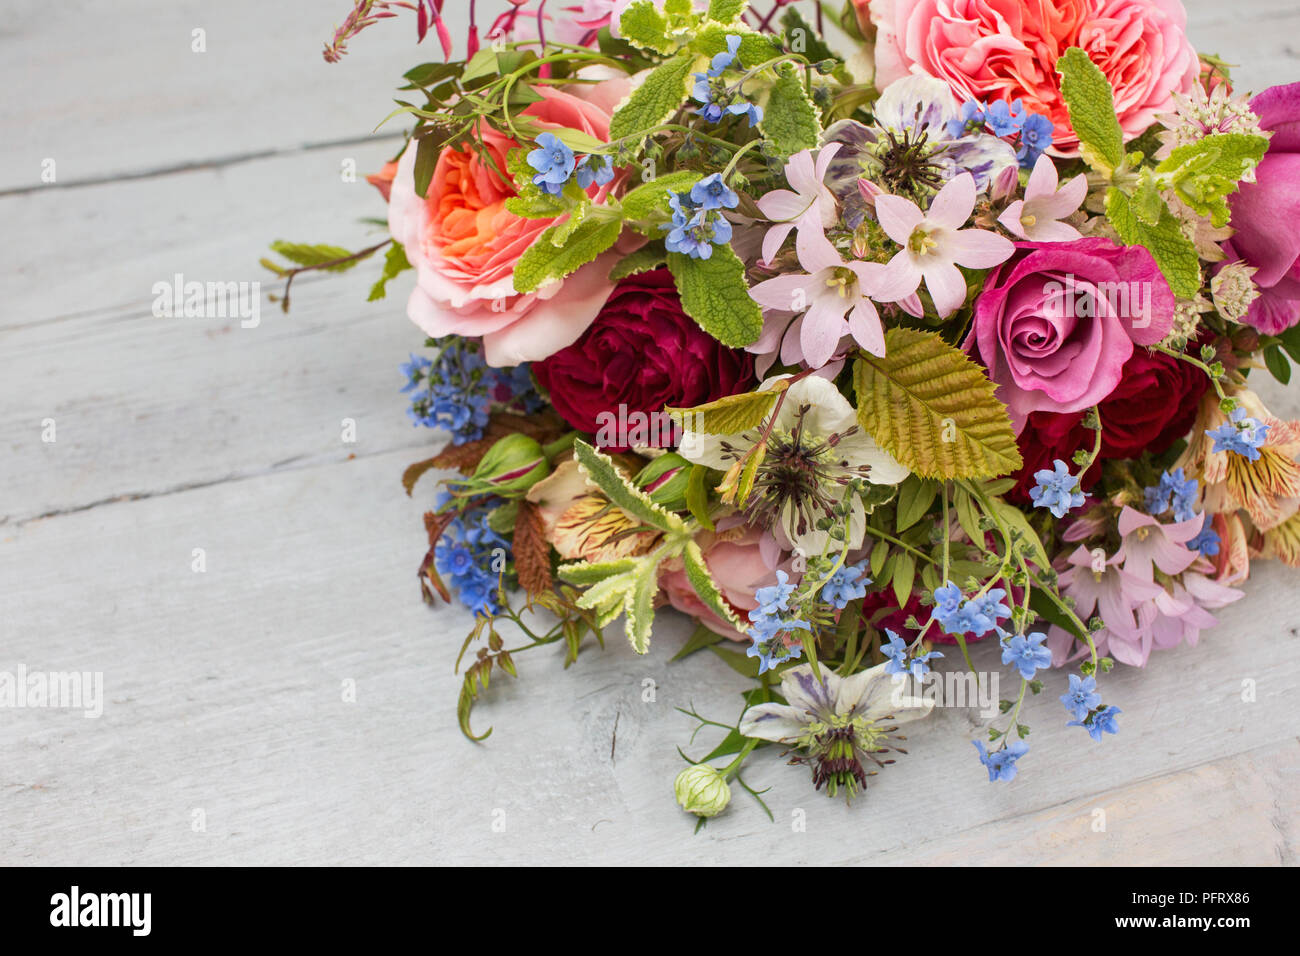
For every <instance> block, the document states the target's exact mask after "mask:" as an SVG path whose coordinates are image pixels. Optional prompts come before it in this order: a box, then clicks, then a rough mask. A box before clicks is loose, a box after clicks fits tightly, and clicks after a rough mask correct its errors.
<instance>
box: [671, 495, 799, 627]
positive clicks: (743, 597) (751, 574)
mask: <svg viewBox="0 0 1300 956" xmlns="http://www.w3.org/2000/svg"><path fill="white" fill-rule="evenodd" d="M764 537H765V535H764V533H763V532H762V531H761V530H759V529H758V528H755V527H753V526H752V525H745V524H740V523H739V519H737V518H735V517H733V518H731V519H723V520H722V521H720V522H718V531H717V532H716V533H714V532H712V531H704V532H701V533H700V534H699V535H698V536H697V537H696V541H697V542H698V543H699V545H700V548H701V549H702V550H703V551H704V563H705V564H707V565H708V567H709V573H710V574H712V575H713V580H714V581H716V582H717V585H718V588H719V589H720V590H721V591H722V596H723V598H724V599H725V600H726V602H727V603H728V604H729V605H731V608H732V610H734V611H735V612H736V616H737V617H738V618H740V620H741V623H742V624H747V623H748V620H749V619H748V617H747V615H748V613H749V612H750V611H752V610H753V609H754V608H756V607H758V598H756V597H755V596H754V592H755V591H757V590H758V589H759V588H762V587H769V586H770V585H773V584H776V569H775V568H774V567H768V565H767V563H766V561H765V560H764V557H763V549H762V548H761V547H760V543H761V542H762V540H763V538H764ZM659 586H660V588H661V590H662V593H663V596H664V597H665V598H666V599H667V600H668V603H669V604H670V605H672V607H674V608H676V609H677V610H678V611H681V612H682V613H683V614H689V615H690V616H691V617H693V618H696V619H697V620H698V621H699V622H700V623H701V624H703V625H704V626H705V627H707V628H708V629H709V630H710V631H712V632H713V633H714V634H721V635H722V636H723V637H729V638H731V639H732V640H733V641H743V640H747V639H748V638H747V636H746V635H745V634H743V633H741V632H740V631H738V630H736V628H734V627H732V626H731V624H729V623H728V622H727V621H724V620H723V619H722V618H720V617H718V615H717V614H715V613H713V611H712V610H710V609H709V607H708V605H706V604H705V603H704V602H703V601H702V600H700V596H699V595H698V594H696V593H695V588H693V587H692V586H691V583H690V581H689V580H687V577H686V571H685V569H684V568H683V567H682V562H681V560H680V559H674V560H673V561H671V562H669V563H668V564H665V565H664V570H663V572H662V573H661V574H660V575H659Z"/></svg>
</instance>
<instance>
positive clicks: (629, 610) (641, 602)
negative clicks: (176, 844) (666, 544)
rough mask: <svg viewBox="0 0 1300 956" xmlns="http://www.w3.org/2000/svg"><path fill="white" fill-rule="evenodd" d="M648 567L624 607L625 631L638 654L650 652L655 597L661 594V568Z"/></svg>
mask: <svg viewBox="0 0 1300 956" xmlns="http://www.w3.org/2000/svg"><path fill="white" fill-rule="evenodd" d="M647 564H648V566H647V568H646V569H645V570H643V571H642V572H641V573H640V574H639V575H638V576H637V579H636V586H635V587H633V588H632V589H631V590H630V591H629V592H628V594H627V598H626V601H625V603H624V605H623V613H624V615H625V616H626V619H625V621H624V626H623V630H624V632H625V633H626V634H627V639H628V640H629V641H630V642H631V644H632V649H633V650H634V651H636V652H637V653H638V654H644V653H645V652H646V651H648V650H650V629H651V628H652V627H653V626H654V619H655V595H656V594H658V593H659V566H658V564H653V563H649V562H647Z"/></svg>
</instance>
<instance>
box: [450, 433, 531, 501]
mask: <svg viewBox="0 0 1300 956" xmlns="http://www.w3.org/2000/svg"><path fill="white" fill-rule="evenodd" d="M550 470H551V466H550V465H549V464H548V463H547V461H546V455H545V454H543V453H542V446H541V445H540V444H538V442H537V439H535V438H530V437H529V436H527V435H524V434H520V433H518V432H516V433H515V434H513V435H507V436H506V437H505V438H502V439H501V440H499V441H498V442H497V443H496V444H495V445H493V446H492V447H491V448H489V449H488V452H487V454H486V455H484V456H483V459H482V460H481V461H480V462H479V463H478V467H477V468H475V469H474V474H473V475H472V476H471V478H470V480H469V482H468V484H469V485H470V486H472V487H473V488H475V489H476V490H482V491H483V492H490V493H492V494H498V495H503V496H505V497H512V496H517V495H522V494H523V493H524V492H526V491H527V490H528V489H529V488H531V487H532V486H533V485H535V484H537V482H539V481H541V480H542V479H543V478H545V477H546V476H547V474H549V473H550Z"/></svg>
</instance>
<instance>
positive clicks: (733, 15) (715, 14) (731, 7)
mask: <svg viewBox="0 0 1300 956" xmlns="http://www.w3.org/2000/svg"><path fill="white" fill-rule="evenodd" d="M748 6H749V0H710V3H709V19H710V20H715V21H717V22H718V23H731V22H732V21H734V20H736V19H738V18H739V17H740V15H741V14H742V13H744V12H745V9H746V8H747V7H748Z"/></svg>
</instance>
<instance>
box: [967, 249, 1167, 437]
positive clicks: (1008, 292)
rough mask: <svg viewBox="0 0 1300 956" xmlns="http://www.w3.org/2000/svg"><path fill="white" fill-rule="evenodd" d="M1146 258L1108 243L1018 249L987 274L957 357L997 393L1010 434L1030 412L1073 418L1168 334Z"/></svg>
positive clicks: (1162, 298) (1162, 289)
mask: <svg viewBox="0 0 1300 956" xmlns="http://www.w3.org/2000/svg"><path fill="white" fill-rule="evenodd" d="M1173 315H1174V295H1173V293H1172V292H1171V291H1170V290H1169V284H1168V283H1167V282H1166V281H1165V278H1164V276H1163V275H1161V273H1160V270H1159V268H1157V266H1156V263H1155V260H1154V259H1153V258H1152V257H1151V253H1150V252H1148V251H1147V250H1146V249H1144V248H1142V247H1141V246H1119V245H1116V244H1115V243H1113V242H1111V241H1110V240H1109V239H1078V240H1076V241H1074V242H1047V243H1033V242H1019V243H1016V253H1015V255H1013V256H1012V257H1011V258H1010V259H1009V260H1007V261H1006V262H1005V263H1003V264H1002V265H1000V266H998V268H997V269H995V270H993V271H992V272H991V273H989V276H988V279H987V281H986V283H985V287H984V291H983V292H981V293H980V297H979V298H978V299H977V300H976V301H975V321H974V323H973V325H972V327H971V331H970V335H969V336H968V337H967V339H966V342H965V345H964V347H965V348H966V349H967V351H969V352H970V353H971V355H972V357H973V358H974V359H976V361H978V362H980V363H981V364H982V365H984V367H985V368H987V369H988V372H989V377H990V378H991V379H993V381H994V382H995V383H997V385H998V386H999V388H998V398H1000V399H1001V400H1002V401H1003V402H1005V403H1006V404H1007V407H1008V410H1009V411H1010V412H1011V418H1012V421H1013V422H1014V423H1015V425H1016V432H1017V434H1018V433H1019V432H1020V430H1021V429H1022V428H1023V427H1024V423H1025V418H1026V416H1028V415H1029V414H1030V413H1031V412H1039V411H1050V412H1058V413H1064V412H1078V411H1082V410H1083V409H1085V408H1088V407H1089V406H1092V405H1096V404H1097V403H1098V402H1100V401H1101V400H1102V399H1104V398H1106V396H1108V395H1110V393H1111V392H1112V391H1113V390H1114V389H1115V386H1116V385H1117V384H1119V380H1120V374H1121V371H1122V369H1123V368H1124V363H1125V362H1127V361H1128V359H1129V356H1131V355H1132V354H1133V346H1134V345H1135V344H1136V345H1154V344H1155V343H1157V342H1159V341H1160V340H1161V339H1163V338H1164V337H1165V336H1166V335H1167V334H1168V333H1169V329H1170V326H1171V325H1172V324H1173Z"/></svg>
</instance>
